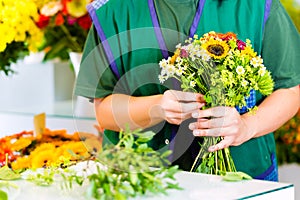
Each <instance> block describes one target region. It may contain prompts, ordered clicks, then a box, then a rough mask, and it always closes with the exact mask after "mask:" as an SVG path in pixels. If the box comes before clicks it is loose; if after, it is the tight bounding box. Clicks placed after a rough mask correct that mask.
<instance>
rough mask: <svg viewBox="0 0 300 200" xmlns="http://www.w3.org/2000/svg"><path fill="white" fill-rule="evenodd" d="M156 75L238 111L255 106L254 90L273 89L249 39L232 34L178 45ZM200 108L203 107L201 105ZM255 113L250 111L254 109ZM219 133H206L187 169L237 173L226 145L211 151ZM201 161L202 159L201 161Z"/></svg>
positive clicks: (210, 35) (211, 102)
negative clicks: (212, 134) (223, 147)
mask: <svg viewBox="0 0 300 200" xmlns="http://www.w3.org/2000/svg"><path fill="white" fill-rule="evenodd" d="M159 65H160V68H161V73H160V75H159V77H158V78H159V80H160V82H161V83H164V82H165V81H166V80H167V79H169V78H175V79H177V80H178V81H179V82H180V83H181V88H182V89H183V90H184V91H192V92H199V93H202V94H204V98H205V100H206V106H205V108H210V107H214V106H230V107H236V109H237V110H238V111H239V112H240V113H245V112H247V111H253V110H255V109H257V107H256V106H255V103H256V102H255V101H256V100H255V91H259V92H260V93H261V94H263V95H269V94H271V93H272V91H273V88H274V81H273V79H272V77H271V73H270V72H269V71H268V70H267V68H266V67H265V66H264V64H263V59H262V58H261V57H260V56H259V55H257V53H256V52H255V51H254V49H253V48H252V44H251V41H250V40H248V39H247V40H246V42H244V41H242V40H239V39H238V38H237V36H236V34H234V33H231V32H229V33H225V34H222V33H215V32H213V31H211V32H209V33H206V34H204V35H203V36H202V37H201V38H198V36H197V35H195V36H194V38H189V39H188V40H186V41H185V44H184V45H182V44H178V45H177V46H176V51H175V53H174V55H173V56H172V57H169V58H167V59H163V60H161V61H160V63H159ZM205 108H204V109H205ZM253 112H254V111H253ZM221 139H222V138H221V137H204V140H203V143H202V144H201V148H200V151H199V153H198V156H197V157H196V159H195V161H194V164H193V166H192V168H191V171H197V172H201V173H208V174H222V173H223V172H226V173H227V172H234V173H235V172H236V169H235V165H234V162H233V160H232V158H231V155H230V151H229V148H225V149H222V150H218V151H216V152H209V151H208V147H210V146H212V145H215V144H216V143H218V142H219V141H220V140H221ZM200 162H201V164H200Z"/></svg>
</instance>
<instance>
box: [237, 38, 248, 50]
mask: <svg viewBox="0 0 300 200" xmlns="http://www.w3.org/2000/svg"><path fill="white" fill-rule="evenodd" d="M237 46H238V50H244V49H245V46H246V43H245V42H243V41H242V40H237Z"/></svg>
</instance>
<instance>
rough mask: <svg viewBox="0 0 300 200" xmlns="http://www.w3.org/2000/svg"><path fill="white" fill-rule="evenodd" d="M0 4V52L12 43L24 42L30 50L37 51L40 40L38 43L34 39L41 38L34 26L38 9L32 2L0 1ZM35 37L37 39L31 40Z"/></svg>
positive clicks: (39, 32)
mask: <svg viewBox="0 0 300 200" xmlns="http://www.w3.org/2000/svg"><path fill="white" fill-rule="evenodd" d="M0 2H1V6H0V8H1V12H0V19H1V22H0V28H1V33H0V36H1V37H0V52H3V51H5V49H6V47H7V45H9V44H10V43H12V42H24V43H25V44H26V45H29V46H31V49H37V47H38V46H40V45H41V42H42V40H39V42H38V41H37V40H36V39H40V38H41V37H40V36H41V35H42V32H41V30H39V29H38V28H37V26H36V25H35V20H37V19H38V9H37V6H36V4H35V3H34V1H33V0H22V1H12V0H1V1H0ZM33 27H34V28H33ZM36 35H39V37H37V38H35V39H32V37H35V36H36ZM33 46H34V47H33Z"/></svg>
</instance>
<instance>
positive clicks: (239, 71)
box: [236, 65, 245, 75]
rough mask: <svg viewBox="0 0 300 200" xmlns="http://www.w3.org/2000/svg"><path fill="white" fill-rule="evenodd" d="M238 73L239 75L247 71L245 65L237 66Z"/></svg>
mask: <svg viewBox="0 0 300 200" xmlns="http://www.w3.org/2000/svg"><path fill="white" fill-rule="evenodd" d="M236 73H237V74H238V75H242V74H244V73H245V69H244V67H243V66H240V65H239V66H237V68H236Z"/></svg>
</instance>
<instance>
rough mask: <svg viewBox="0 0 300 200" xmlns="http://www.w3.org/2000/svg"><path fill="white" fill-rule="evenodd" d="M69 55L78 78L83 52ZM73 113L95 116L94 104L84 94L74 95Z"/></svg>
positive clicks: (78, 115) (82, 115)
mask: <svg viewBox="0 0 300 200" xmlns="http://www.w3.org/2000/svg"><path fill="white" fill-rule="evenodd" d="M69 57H70V62H71V63H72V65H73V68H74V73H75V79H77V76H78V73H79V69H80V63H81V59H82V53H81V52H69ZM73 115H74V116H75V117H79V118H94V117H95V113H94V104H93V103H91V102H90V101H89V99H88V98H85V97H82V96H73Z"/></svg>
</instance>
